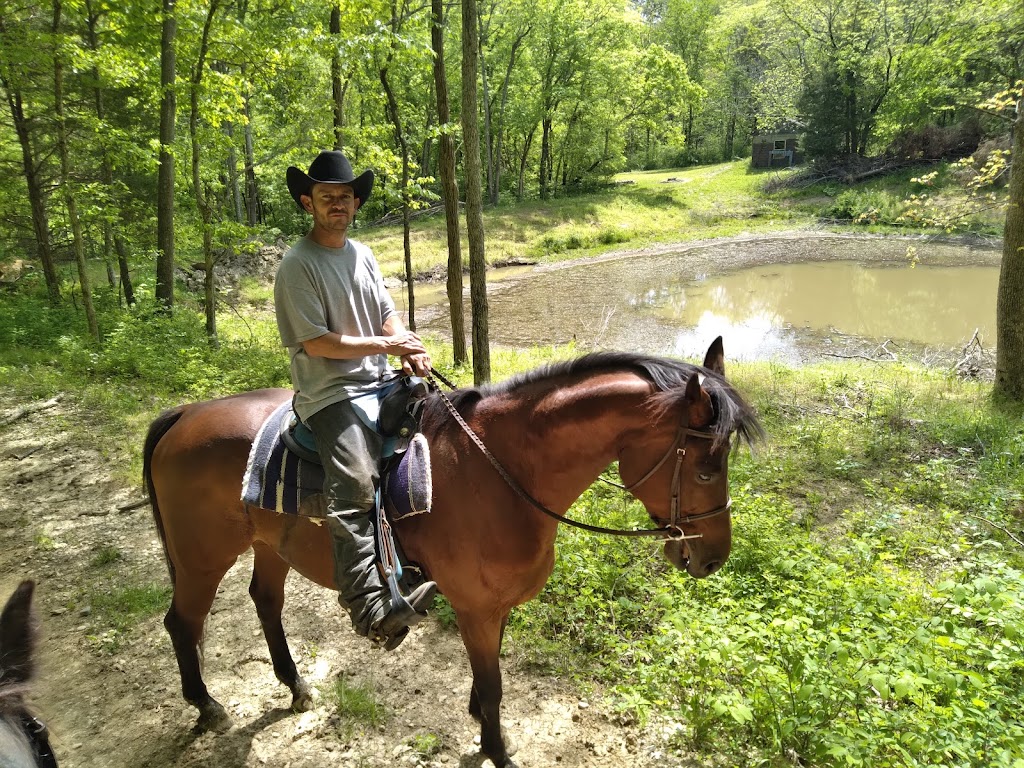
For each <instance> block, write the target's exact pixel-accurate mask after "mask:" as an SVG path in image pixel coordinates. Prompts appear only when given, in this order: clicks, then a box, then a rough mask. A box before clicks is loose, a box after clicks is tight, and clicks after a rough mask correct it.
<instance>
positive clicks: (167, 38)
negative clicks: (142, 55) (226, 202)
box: [156, 0, 177, 310]
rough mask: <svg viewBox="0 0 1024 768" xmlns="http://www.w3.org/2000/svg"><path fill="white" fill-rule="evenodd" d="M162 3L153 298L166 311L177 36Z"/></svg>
mask: <svg viewBox="0 0 1024 768" xmlns="http://www.w3.org/2000/svg"><path fill="white" fill-rule="evenodd" d="M162 1H163V22H162V32H161V37H160V169H159V171H158V173H157V185H156V186H157V191H156V195H157V203H156V248H157V256H156V298H157V301H158V302H160V303H161V304H163V306H164V307H165V308H166V309H167V310H170V309H172V308H173V307H174V154H173V148H174V120H175V117H176V114H177V101H176V99H175V94H174V82H175V66H176V62H175V51H174V45H175V43H174V38H175V35H176V33H177V19H176V18H175V7H174V6H175V2H176V0H162Z"/></svg>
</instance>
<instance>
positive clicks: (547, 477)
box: [502, 374, 650, 511]
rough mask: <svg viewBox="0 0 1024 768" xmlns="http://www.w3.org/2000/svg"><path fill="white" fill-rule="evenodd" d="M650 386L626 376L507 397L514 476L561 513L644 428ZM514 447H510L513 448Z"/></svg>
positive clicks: (636, 378)
mask: <svg viewBox="0 0 1024 768" xmlns="http://www.w3.org/2000/svg"><path fill="white" fill-rule="evenodd" d="M649 394H650V385H649V384H647V383H646V382H644V381H643V380H641V379H639V377H634V376H632V375H631V374H618V375H617V376H616V377H615V378H612V377H605V378H604V379H603V380H598V381H594V380H584V381H581V382H579V383H577V384H574V385H570V386H566V387H560V388H557V389H552V390H551V391H549V392H546V393H539V394H533V393H531V395H530V396H527V397H523V396H520V397H519V398H518V399H517V398H516V397H515V393H513V394H512V395H511V396H510V400H509V402H508V403H507V404H506V407H505V409H504V410H505V416H506V417H505V418H503V419H502V421H503V422H505V423H506V425H507V427H506V428H507V429H508V430H510V431H511V432H512V434H511V435H509V437H510V438H511V439H513V440H518V441H519V443H518V445H519V446H520V449H519V450H517V451H515V462H516V464H518V465H519V466H518V473H517V476H519V477H523V478H524V479H526V478H529V480H528V481H527V482H526V483H525V484H528V485H529V486H530V487H533V488H534V489H535V490H536V494H537V495H538V498H541V501H544V502H545V503H548V505H549V506H551V507H552V508H553V509H556V510H558V511H563V510H565V509H568V507H569V506H570V505H571V504H572V502H573V501H575V500H576V499H577V498H578V497H579V495H580V494H581V493H583V491H584V490H586V489H587V487H589V485H590V484H591V483H592V482H593V481H594V479H595V478H596V477H597V476H598V475H599V474H600V472H601V471H602V470H603V469H604V468H605V467H606V466H608V465H609V464H610V463H611V462H613V461H614V460H615V459H616V458H617V457H618V452H619V450H620V449H621V447H622V445H623V442H624V440H625V439H626V436H627V435H628V434H629V433H631V432H634V431H637V430H642V429H643V428H644V427H645V426H646V424H647V413H646V410H645V409H644V407H643V402H644V400H645V399H646V398H647V397H648V395H649ZM513 444H515V443H513Z"/></svg>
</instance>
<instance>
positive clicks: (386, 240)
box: [356, 162, 1003, 275]
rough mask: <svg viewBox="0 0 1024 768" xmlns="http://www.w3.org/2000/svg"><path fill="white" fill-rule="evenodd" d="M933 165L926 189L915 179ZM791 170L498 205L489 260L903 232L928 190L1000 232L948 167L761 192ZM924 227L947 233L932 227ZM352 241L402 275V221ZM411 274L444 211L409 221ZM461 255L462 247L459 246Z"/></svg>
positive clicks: (719, 173) (627, 178)
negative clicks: (847, 231) (761, 237)
mask: <svg viewBox="0 0 1024 768" xmlns="http://www.w3.org/2000/svg"><path fill="white" fill-rule="evenodd" d="M931 170H935V171H936V177H935V178H934V179H933V180H932V181H931V182H930V183H929V185H928V186H927V187H926V186H925V185H922V184H919V183H916V182H914V181H912V179H914V178H918V177H921V176H923V175H924V174H925V173H926V172H928V171H931ZM797 172H799V171H798V170H789V169H787V170H784V171H767V170H752V169H751V168H750V167H749V164H748V163H746V162H733V163H722V164H720V165H712V166H701V167H697V168H687V169H679V170H670V171H647V172H634V173H624V174H620V175H618V176H616V177H615V182H616V185H615V186H613V187H609V188H607V189H604V190H601V191H597V192H590V193H587V194H580V195H575V196H565V197H559V198H555V199H553V200H548V201H540V200H529V201H525V202H522V203H505V204H503V205H501V206H498V207H496V208H488V209H486V210H485V211H484V231H485V232H486V234H487V249H486V250H487V252H486V258H487V261H488V263H490V264H502V263H508V262H518V261H523V260H527V261H537V262H552V261H559V260H563V259H575V258H581V257H585V256H593V255H596V254H598V253H603V252H606V251H610V250H623V249H635V248H643V247H646V246H650V245H654V244H658V243H672V242H687V241H692V240H705V239H710V238H716V237H729V236H733V235H738V234H742V233H747V232H773V231H779V230H798V229H806V228H809V227H812V226H813V227H820V226H822V223H821V222H823V221H824V222H826V226H830V227H842V226H846V227H849V226H853V227H856V229H857V230H858V231H865V232H893V231H898V232H905V231H906V230H907V228H908V227H913V226H917V227H919V229H917V230H915V231H921V230H920V226H921V221H920V219H919V218H915V217H913V216H909V217H908V213H909V212H910V211H912V210H913V209H915V208H920V204H918V203H912V202H911V199H912V197H913V196H915V195H917V196H920V195H921V194H923V193H925V192H927V193H928V194H929V195H930V201H931V202H930V203H929V204H930V205H937V206H940V207H942V208H943V209H946V210H963V212H964V215H963V217H962V218H961V219H958V221H957V227H958V231H966V232H973V233H978V234H983V235H998V234H999V233H1000V232H1001V231H1002V218H1003V208H1002V207H1001V206H1000V205H999V200H1000V199H1001V197H1000V195H1001V193H998V192H997V193H996V198H995V201H988V202H987V203H982V204H978V203H977V201H975V202H971V201H970V200H969V199H968V195H967V194H966V193H965V192H964V190H963V184H962V181H961V179H960V178H959V177H958V176H957V175H956V173H955V172H953V171H951V170H950V169H949V167H948V166H947V165H937V166H922V167H920V168H912V169H905V170H902V171H899V172H897V173H894V174H891V175H888V176H884V177H880V178H875V179H870V180H867V181H865V182H863V183H861V184H856V185H853V186H847V185H843V184H840V183H838V182H834V181H827V182H819V183H816V184H811V185H803V186H795V187H783V188H781V189H780V190H779V191H777V192H771V193H769V192H766V191H765V190H764V187H765V185H766V184H767V183H769V182H774V181H779V180H781V179H785V178H787V177H791V176H792V175H793V174H794V173H797ZM925 231H929V232H934V233H937V234H941V233H944V232H945V231H946V230H945V229H943V228H941V227H937V226H931V227H930V228H926V230H925ZM356 237H357V238H358V239H360V240H363V241H364V242H366V243H367V244H369V245H370V246H371V247H373V249H374V252H375V253H376V255H377V258H378V260H379V261H380V263H381V268H382V269H383V270H384V272H385V274H392V275H403V274H404V273H405V267H404V261H403V259H404V256H403V251H402V232H401V228H400V227H387V228H383V227H366V228H363V229H360V230H358V232H357V234H356ZM411 238H412V252H413V273H414V274H421V273H428V272H432V271H437V270H439V269H442V268H443V267H444V266H445V265H446V264H447V259H448V255H447V253H448V252H447V241H446V239H445V225H444V216H443V214H437V215H433V216H424V217H420V218H417V219H415V220H414V221H413V224H412V235H411ZM462 248H463V251H462V252H463V256H464V258H467V254H468V250H467V248H468V245H467V243H466V242H463V246H462Z"/></svg>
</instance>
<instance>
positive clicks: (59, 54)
mask: <svg viewBox="0 0 1024 768" xmlns="http://www.w3.org/2000/svg"><path fill="white" fill-rule="evenodd" d="M61 11H62V8H61V0H53V37H54V45H55V46H56V48H55V50H54V54H53V111H54V113H55V115H56V118H57V153H58V155H59V156H60V187H61V190H62V191H63V193H64V204H65V205H66V206H67V209H68V221H69V222H70V223H71V242H72V247H73V249H74V252H75V264H76V265H77V266H78V283H79V285H80V286H81V288H82V306H83V307H84V308H85V322H86V325H88V327H89V335H90V336H92V337H93V338H94V339H95V340H96V342H97V343H99V342H100V329H99V325H98V324H97V322H96V309H95V307H93V303H92V285H91V281H90V279H89V270H88V267H87V265H86V263H85V244H84V243H83V242H82V222H81V220H80V219H79V218H78V206H77V205H76V202H75V194H74V190H73V189H72V184H71V153H70V150H69V149H68V126H67V119H66V117H65V115H64V52H63V51H62V50H61V41H60V17H61Z"/></svg>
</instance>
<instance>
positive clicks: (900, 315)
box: [417, 234, 1000, 362]
mask: <svg viewBox="0 0 1024 768" xmlns="http://www.w3.org/2000/svg"><path fill="white" fill-rule="evenodd" d="M908 246H912V251H910V252H908ZM999 258H1000V252H999V250H998V249H996V248H992V247H979V246H965V245H951V244H947V243H934V242H924V241H910V240H907V239H902V238H859V237H841V236H835V235H826V234H821V235H799V236H787V237H756V238H755V237H749V238H736V239H731V240H725V241H718V242H713V243H704V244H698V245H687V246H680V247H678V248H676V249H673V250H668V249H659V250H658V251H657V252H652V253H646V254H640V255H631V256H628V257H619V258H615V257H612V258H603V259H595V260H591V261H588V262H585V263H576V264H558V265H551V266H547V267H537V268H534V269H532V270H528V271H523V269H522V268H518V269H517V270H516V271H514V272H511V273H505V274H503V273H502V272H501V271H500V270H492V271H491V272H490V273H489V288H488V294H489V306H490V331H491V338H492V342H493V343H496V344H503V345H511V346H528V345H533V344H560V343H565V342H568V341H570V340H575V342H576V344H577V346H579V347H580V348H581V349H584V350H585V349H627V350H634V351H641V352H650V353H654V354H673V355H680V356H688V357H693V356H697V355H700V354H702V353H703V350H704V349H705V348H706V347H707V345H708V343H709V342H710V341H711V340H712V339H714V337H715V336H718V335H721V336H723V337H724V339H725V342H726V353H727V355H728V357H729V358H731V359H747V360H756V359H781V360H786V361H789V362H800V361H804V360H808V359H814V358H818V357H821V356H823V355H824V354H828V350H831V349H837V348H839V347H842V348H843V349H854V348H857V347H858V345H859V346H860V347H865V345H868V346H877V345H878V344H880V343H882V342H885V341H887V340H892V342H893V343H894V344H895V345H897V346H905V347H911V348H916V349H922V348H927V347H941V348H953V347H960V346H963V345H964V344H965V343H966V342H967V341H968V340H969V339H970V338H971V337H972V336H973V334H974V333H975V331H977V332H978V334H979V337H980V338H981V339H982V340H983V342H984V343H985V344H986V346H992V345H993V344H994V339H995V296H996V284H997V281H998V272H999V270H998V263H999ZM432 294H433V295H432ZM417 297H418V298H417V303H418V307H419V310H418V316H417V320H418V321H419V322H418V325H419V329H420V330H421V331H426V332H428V333H437V334H441V335H447V334H449V333H450V330H449V326H448V322H449V321H448V313H447V306H446V301H445V297H444V288H443V286H431V290H430V291H420V290H419V289H418V290H417ZM432 304H433V306H431V305H432ZM466 316H467V318H468V317H469V313H468V306H467V314H466Z"/></svg>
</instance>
